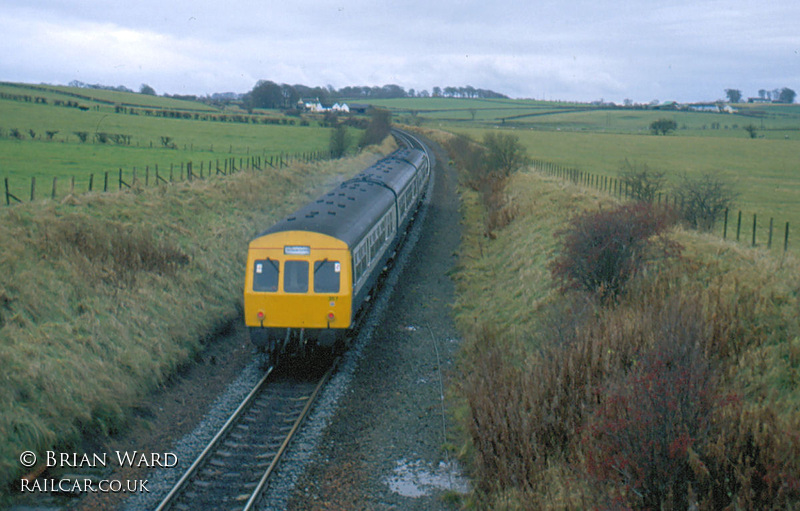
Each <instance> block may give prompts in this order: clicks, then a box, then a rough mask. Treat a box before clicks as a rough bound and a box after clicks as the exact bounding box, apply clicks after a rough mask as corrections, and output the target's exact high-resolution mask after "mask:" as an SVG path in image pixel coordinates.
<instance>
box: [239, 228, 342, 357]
mask: <svg viewBox="0 0 800 511" xmlns="http://www.w3.org/2000/svg"><path fill="white" fill-rule="evenodd" d="M351 260H352V258H351V254H350V250H349V248H348V246H347V244H346V243H344V242H343V241H341V240H338V239H336V238H333V237H331V236H327V235H325V234H320V233H316V232H307V231H282V232H275V233H272V234H266V235H264V236H260V237H258V238H256V239H254V240H253V241H251V242H250V246H249V249H248V254H247V274H246V277H245V290H244V316H245V324H246V325H247V327H248V331H249V333H250V338H251V340H252V341H253V343H254V344H255V345H256V346H258V347H259V348H261V349H264V350H265V351H267V352H269V353H270V354H272V353H278V352H284V351H290V350H291V349H292V348H303V347H305V346H309V345H313V346H318V345H333V344H335V343H336V341H337V340H338V339H339V337H340V336H341V334H342V333H343V332H344V330H345V329H347V328H349V327H350V325H351V322H352V314H353V311H352V298H353V297H352V269H351Z"/></svg>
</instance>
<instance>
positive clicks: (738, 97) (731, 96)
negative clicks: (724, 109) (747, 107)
mask: <svg viewBox="0 0 800 511" xmlns="http://www.w3.org/2000/svg"><path fill="white" fill-rule="evenodd" d="M725 95H726V96H728V101H730V102H731V103H739V102H741V101H742V91H740V90H739V89H725Z"/></svg>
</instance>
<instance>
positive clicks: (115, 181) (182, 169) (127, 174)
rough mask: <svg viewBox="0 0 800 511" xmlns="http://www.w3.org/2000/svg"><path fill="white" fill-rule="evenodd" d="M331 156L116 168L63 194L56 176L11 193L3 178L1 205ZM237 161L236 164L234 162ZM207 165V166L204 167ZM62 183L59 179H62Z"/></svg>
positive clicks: (316, 154)
mask: <svg viewBox="0 0 800 511" xmlns="http://www.w3.org/2000/svg"><path fill="white" fill-rule="evenodd" d="M330 158H331V154H330V153H329V152H325V151H312V152H304V153H296V154H279V155H274V156H269V157H267V156H249V157H246V158H245V157H239V158H236V157H229V158H224V159H221V160H220V159H217V160H210V161H208V162H205V161H201V162H199V164H198V163H194V162H192V161H188V162H182V163H180V164H179V165H176V164H170V166H169V169H166V168H161V169H159V167H158V165H154V166H153V167H152V168H151V167H150V166H149V165H147V166H145V167H143V168H138V169H137V168H136V167H133V168H132V169H130V170H124V169H122V168H119V169H118V170H116V171H107V172H104V173H103V174H100V175H95V174H89V181H88V186H87V185H86V184H85V177H84V184H83V186H84V187H85V188H82V189H76V184H75V177H74V176H73V177H71V178H69V180H68V183H69V184H68V191H67V192H66V193H65V192H64V191H63V188H64V186H63V184H61V183H60V182H59V178H58V177H53V178H52V186H51V182H50V179H49V178H47V179H45V180H44V181H45V182H44V183H42V179H41V178H40V179H39V181H38V182H37V179H36V177H31V178H30V182H29V183H25V184H21V181H22V180H19V179H18V180H16V182H15V183H14V186H13V190H12V183H11V181H10V180H9V178H7V177H6V178H4V185H5V204H6V206H13V205H14V204H18V203H22V202H25V201H30V202H33V201H35V200H38V199H45V198H50V199H56V198H58V197H59V196H61V195H75V194H76V193H88V192H114V191H120V190H126V189H130V188H133V187H135V186H144V187H150V186H160V185H169V184H171V183H175V182H182V181H193V180H195V179H207V178H209V177H212V176H219V175H222V176H227V175H230V174H233V173H236V172H240V171H242V170H256V171H258V170H264V169H266V168H273V169H282V168H284V167H286V166H288V165H289V164H291V163H292V162H304V163H311V162H315V161H321V160H328V159H330ZM237 160H238V161H237ZM206 163H207V164H206ZM62 180H63V178H62Z"/></svg>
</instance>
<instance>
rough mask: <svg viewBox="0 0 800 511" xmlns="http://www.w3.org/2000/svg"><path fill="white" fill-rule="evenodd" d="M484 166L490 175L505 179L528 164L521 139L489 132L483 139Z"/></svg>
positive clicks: (507, 134) (506, 134)
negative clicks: (484, 148)
mask: <svg viewBox="0 0 800 511" xmlns="http://www.w3.org/2000/svg"><path fill="white" fill-rule="evenodd" d="M483 145H484V146H486V152H485V153H484V166H485V168H486V170H487V172H488V173H489V174H493V175H495V176H497V177H499V178H500V179H505V178H507V177H508V176H510V175H511V174H512V173H513V172H515V171H516V170H518V169H519V168H521V167H522V166H524V165H525V164H527V163H528V154H527V152H526V150H525V146H523V145H522V144H521V143H520V141H519V138H517V137H516V136H514V135H511V134H509V133H493V132H489V133H487V134H486V135H484V137H483Z"/></svg>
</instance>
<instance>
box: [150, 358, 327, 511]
mask: <svg viewBox="0 0 800 511" xmlns="http://www.w3.org/2000/svg"><path fill="white" fill-rule="evenodd" d="M336 364H337V361H334V362H333V363H332V364H331V366H330V368H329V369H328V370H327V372H325V374H324V375H323V376H322V377H321V378H320V379H319V380H316V381H307V380H302V379H297V378H292V377H289V376H277V375H276V374H274V372H273V370H272V368H270V369H269V370H268V371H267V373H266V374H265V375H264V377H263V378H262V379H261V380H260V381H259V382H258V383H257V384H256V386H255V387H254V388H253V390H252V391H251V392H250V394H249V395H248V396H247V397H246V398H245V399H244V401H242V403H241V404H240V405H239V407H238V408H237V409H236V411H234V413H233V414H232V415H231V417H230V418H229V419H228V421H227V422H226V423H225V425H224V426H223V427H222V428H221V429H220V431H219V432H218V433H217V434H216V436H214V438H213V439H212V440H211V441H210V442H209V444H208V446H207V447H206V448H205V449H204V450H203V452H202V453H201V454H200V456H198V458H197V459H196V460H195V462H194V463H193V464H192V465H191V466H190V467H189V468H188V469H187V471H186V473H185V474H184V475H183V477H181V478H180V480H179V481H178V482H177V483H176V484H175V486H174V487H173V488H172V490H171V491H170V492H169V494H168V495H167V496H166V497H165V498H164V500H162V501H161V503H160V504H159V506H158V508H156V509H157V511H166V510H168V509H171V510H196V509H225V510H237V511H248V510H251V509H254V508H255V506H256V505H257V504H258V503H259V500H260V498H261V495H262V493H263V491H264V490H265V489H266V487H267V483H268V481H269V478H270V476H271V475H272V473H273V471H274V470H275V468H276V467H277V465H278V462H279V460H280V458H281V456H282V455H283V454H284V452H285V451H286V449H287V448H288V446H289V443H290V442H291V441H292V438H293V437H294V435H295V433H296V432H297V431H298V429H299V427H300V425H301V424H302V422H303V420H304V419H305V417H306V415H307V414H308V412H309V410H310V408H311V405H312V404H313V403H314V401H315V399H316V398H317V395H318V394H319V392H320V389H322V387H323V386H324V385H325V383H326V382H327V381H328V379H329V378H330V376H331V374H332V373H333V370H334V369H335V367H336Z"/></svg>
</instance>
